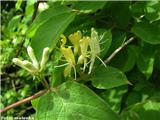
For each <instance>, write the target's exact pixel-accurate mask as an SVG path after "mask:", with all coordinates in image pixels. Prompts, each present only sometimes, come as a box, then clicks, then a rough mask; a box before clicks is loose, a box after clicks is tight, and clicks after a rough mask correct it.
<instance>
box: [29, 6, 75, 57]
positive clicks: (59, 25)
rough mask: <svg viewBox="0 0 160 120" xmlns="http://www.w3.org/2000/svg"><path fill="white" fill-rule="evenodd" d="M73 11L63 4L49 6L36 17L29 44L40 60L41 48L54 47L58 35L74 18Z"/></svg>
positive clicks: (30, 32)
mask: <svg viewBox="0 0 160 120" xmlns="http://www.w3.org/2000/svg"><path fill="white" fill-rule="evenodd" d="M74 16H75V13H73V12H71V10H70V9H68V8H67V7H65V6H61V7H52V8H49V9H47V10H45V11H43V12H42V13H40V14H39V16H38V17H37V18H36V20H35V22H34V23H33V25H32V27H31V28H30V31H29V33H28V36H29V37H32V42H31V45H32V47H33V49H34V51H35V54H36V56H37V58H38V60H40V58H41V54H42V51H43V48H45V47H51V48H54V47H55V46H56V43H57V42H58V39H59V37H60V35H61V34H62V33H63V32H64V30H65V29H66V28H67V26H68V25H69V24H70V23H71V22H72V20H73V19H74Z"/></svg>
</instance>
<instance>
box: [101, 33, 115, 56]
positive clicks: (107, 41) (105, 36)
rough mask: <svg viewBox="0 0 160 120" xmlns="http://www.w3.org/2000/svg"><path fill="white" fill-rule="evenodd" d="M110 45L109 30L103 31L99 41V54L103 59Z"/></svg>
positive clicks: (110, 36) (110, 34) (110, 35)
mask: <svg viewBox="0 0 160 120" xmlns="http://www.w3.org/2000/svg"><path fill="white" fill-rule="evenodd" d="M111 43H112V33H111V31H110V30H108V31H105V32H104V33H103V38H102V40H101V41H100V44H101V46H100V47H101V50H102V52H101V54H100V57H101V58H103V57H105V55H106V54H107V52H108V50H109V48H110V46H111Z"/></svg>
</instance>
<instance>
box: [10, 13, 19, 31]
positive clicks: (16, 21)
mask: <svg viewBox="0 0 160 120" xmlns="http://www.w3.org/2000/svg"><path fill="white" fill-rule="evenodd" d="M20 20H21V15H16V16H14V17H13V18H12V19H11V20H10V21H9V23H8V26H7V29H8V31H10V32H13V31H14V30H15V28H17V26H18V24H19V23H20Z"/></svg>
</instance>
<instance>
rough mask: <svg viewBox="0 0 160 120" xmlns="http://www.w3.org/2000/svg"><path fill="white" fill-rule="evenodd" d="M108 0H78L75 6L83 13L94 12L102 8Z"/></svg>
mask: <svg viewBox="0 0 160 120" xmlns="http://www.w3.org/2000/svg"><path fill="white" fill-rule="evenodd" d="M105 4H106V1H78V2H76V3H75V5H74V8H75V9H77V10H79V11H80V12H83V13H93V12H96V11H97V10H99V9H102V8H103V7H104V6H105Z"/></svg>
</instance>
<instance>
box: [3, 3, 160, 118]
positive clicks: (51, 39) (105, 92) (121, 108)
mask: <svg viewBox="0 0 160 120" xmlns="http://www.w3.org/2000/svg"><path fill="white" fill-rule="evenodd" d="M40 4H43V5H44V4H47V5H48V6H49V8H48V9H45V10H43V9H42V8H38V5H39V6H40ZM92 27H94V28H95V29H96V30H97V31H98V33H99V34H102V33H104V37H103V40H102V41H103V42H104V43H103V44H102V45H101V49H102V50H103V51H102V52H101V54H100V57H101V58H102V59H103V60H106V58H107V57H109V56H110V55H111V54H112V53H113V52H114V51H115V50H116V49H117V48H118V47H120V46H121V45H123V44H124V43H125V42H126V41H127V40H128V39H129V38H131V37H134V38H135V39H134V40H133V41H132V42H131V43H130V44H128V45H127V46H126V47H125V48H123V49H122V50H121V51H120V52H119V53H118V54H117V55H116V56H114V58H113V59H112V60H111V61H110V62H109V63H108V64H107V68H104V67H103V66H101V63H100V62H99V61H98V60H97V61H96V62H95V65H94V70H93V72H92V73H91V75H88V74H87V72H86V73H81V72H80V71H79V70H78V69H79V68H78V66H77V73H78V78H77V80H76V81H75V80H73V78H72V77H69V78H64V77H63V70H64V68H63V67H62V68H54V66H55V65H58V64H61V63H62V62H61V61H60V59H61V56H62V55H61V53H60V52H59V50H58V47H59V44H60V42H59V40H60V35H61V34H62V33H63V34H65V35H66V36H68V35H70V34H71V33H73V32H76V31H77V30H81V31H83V33H84V34H86V35H87V34H89V33H90V29H91V28H92ZM29 45H31V46H32V48H33V49H34V52H35V55H36V57H37V58H38V60H40V59H41V55H42V51H43V49H44V48H45V47H50V48H51V49H52V53H51V55H50V59H49V62H48V64H47V69H46V70H45V71H44V73H45V79H46V80H47V81H48V83H49V85H50V87H52V88H56V90H55V91H52V92H50V93H47V94H45V95H43V96H41V97H39V98H38V99H35V100H32V102H28V103H26V104H22V105H20V106H18V107H15V108H12V109H10V110H8V111H7V112H5V113H2V116H11V117H13V116H34V117H35V119H38V120H57V119H59V120H74V119H78V120H119V119H122V120H157V119H158V118H160V2H159V1H121V2H120V1H119V2H118V1H46V2H43V1H41V2H36V1H35V0H28V1H20V0H19V1H15V2H13V1H12V2H7V1H1V41H0V46H1V54H0V61H1V64H0V68H1V71H0V74H1V96H0V98H1V102H0V108H4V107H6V106H8V105H10V104H12V103H14V102H16V101H19V100H21V99H24V98H26V97H29V96H31V95H33V94H34V93H36V92H38V91H40V90H43V89H45V88H44V87H43V86H42V85H41V83H39V82H38V81H37V80H36V79H33V77H32V76H31V75H30V74H29V73H28V72H27V71H25V70H23V69H21V68H19V67H17V66H15V65H14V64H13V63H12V59H13V58H14V57H18V58H20V59H26V60H28V59H29V58H28V56H27V52H26V48H27V46H29Z"/></svg>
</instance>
